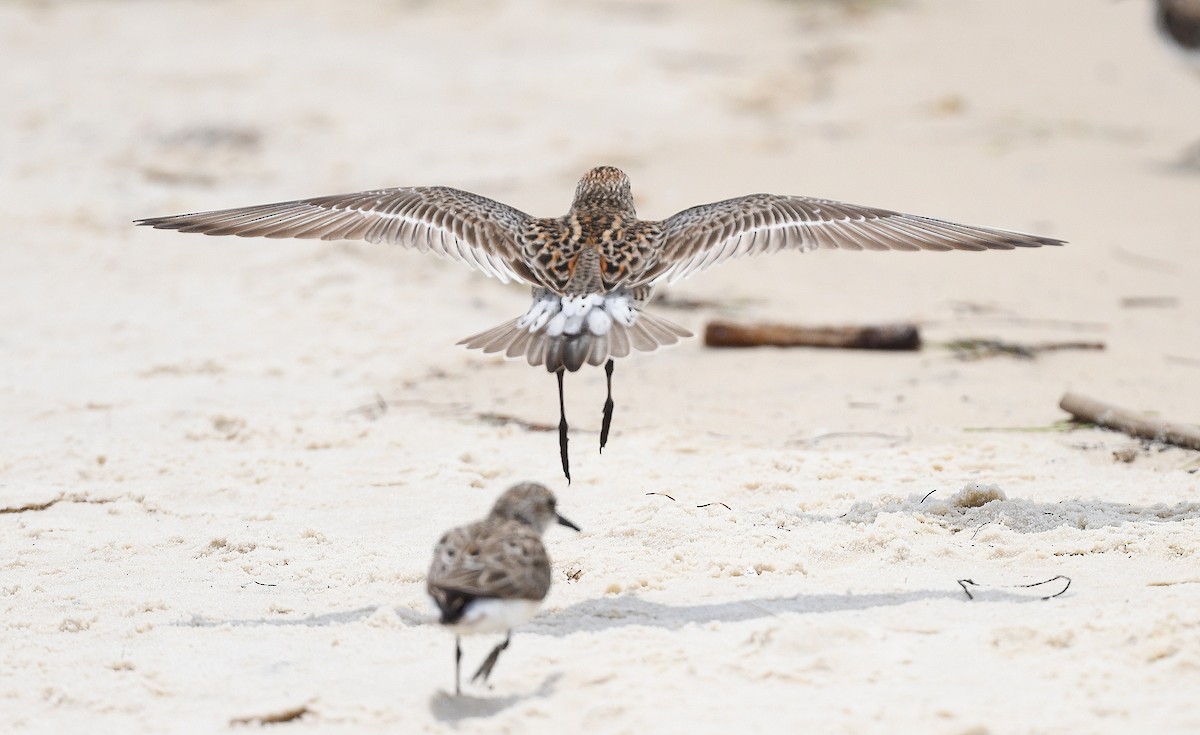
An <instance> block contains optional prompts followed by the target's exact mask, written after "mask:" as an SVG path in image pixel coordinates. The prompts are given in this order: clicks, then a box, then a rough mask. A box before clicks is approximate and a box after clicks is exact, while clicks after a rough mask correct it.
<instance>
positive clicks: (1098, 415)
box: [1058, 393, 1200, 450]
mask: <svg viewBox="0 0 1200 735" xmlns="http://www.w3.org/2000/svg"><path fill="white" fill-rule="evenodd" d="M1058 407H1059V408H1061V409H1062V410H1064V411H1066V412H1067V413H1069V414H1071V415H1072V416H1074V417H1075V419H1076V420H1078V421H1086V422H1088V423H1092V424H1095V425H1097V426H1103V427H1104V428H1106V429H1115V430H1116V431H1122V432H1124V433H1126V434H1129V435H1130V436H1136V437H1139V438H1142V439H1152V440H1154V441H1160V442H1166V443H1167V444H1174V445H1175V446H1177V447H1184V448H1186V449H1197V450H1200V426H1190V425H1188V424H1175V423H1171V422H1170V421H1163V420H1162V419H1156V418H1153V417H1151V416H1146V415H1144V414H1140V413H1137V412H1136V411H1130V410H1129V409H1126V408H1121V407H1120V406H1114V405H1112V404H1111V403H1105V402H1104V401H1098V400H1096V399H1095V398H1089V397H1087V396H1081V395H1079V394H1078V393H1067V394H1065V395H1063V397H1062V400H1061V401H1059V402H1058Z"/></svg>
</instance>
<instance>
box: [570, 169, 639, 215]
mask: <svg viewBox="0 0 1200 735" xmlns="http://www.w3.org/2000/svg"><path fill="white" fill-rule="evenodd" d="M597 208H599V209H606V210H611V211H612V212H613V213H614V214H620V215H621V216H623V217H629V218H633V217H636V216H637V215H636V213H635V212H634V208H633V191H632V189H631V188H630V186H629V177H628V176H626V175H625V172H624V171H622V170H621V169H619V168H617V167H616V166H597V167H595V168H593V169H592V170H591V171H588V172H587V173H586V174H584V175H583V178H581V179H580V180H579V185H578V186H576V187H575V201H574V202H572V203H571V209H573V210H580V209H597Z"/></svg>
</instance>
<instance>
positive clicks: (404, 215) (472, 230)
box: [136, 186, 532, 281]
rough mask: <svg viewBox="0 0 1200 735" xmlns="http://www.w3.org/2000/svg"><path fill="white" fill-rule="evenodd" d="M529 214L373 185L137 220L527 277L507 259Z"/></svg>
mask: <svg viewBox="0 0 1200 735" xmlns="http://www.w3.org/2000/svg"><path fill="white" fill-rule="evenodd" d="M531 222H532V218H531V217H530V216H529V215H527V214H525V213H524V212H521V211H519V210H517V209H514V208H512V207H510V206H508V205H506V204H501V203H500V202H497V201H495V200H493V199H488V198H487V197H482V196H479V195H478V194H472V193H470V192H467V191H461V190H459V189H451V188H448V187H443V186H431V187H411V188H402V189H379V190H376V191H364V192H358V193H354V194H339V195H334V196H324V197H315V198H312V199H299V200H296V201H292V202H278V203H275V204H263V205H258V206H253V207H240V208H236V209H222V210H216V211H211V212H197V213H195V214H180V215H175V216H171V217H151V218H148V219H142V220H138V221H137V222H136V224H139V225H147V226H149V227H155V228H157V229H160V230H179V231H180V232H199V233H202V234H205V235H236V236H238V237H270V238H280V237H294V238H305V239H315V238H320V239H323V240H365V241H367V242H383V243H390V244H395V245H403V246H407V247H411V248H415V249H416V250H419V251H426V250H433V251H434V252H435V253H437V254H439V255H444V256H448V257H450V258H453V259H454V260H458V261H462V262H464V263H466V264H467V265H470V266H471V267H473V268H476V269H478V270H480V271H482V272H483V273H486V274H487V275H490V276H494V277H496V278H499V279H500V280H501V281H509V280H521V281H524V280H526V279H525V278H523V277H522V276H521V275H520V271H519V270H518V269H516V268H514V266H513V263H515V262H519V260H520V258H521V252H520V245H519V241H520V238H521V236H522V233H523V232H524V231H525V229H526V228H527V227H528V226H529V224H530V223H531Z"/></svg>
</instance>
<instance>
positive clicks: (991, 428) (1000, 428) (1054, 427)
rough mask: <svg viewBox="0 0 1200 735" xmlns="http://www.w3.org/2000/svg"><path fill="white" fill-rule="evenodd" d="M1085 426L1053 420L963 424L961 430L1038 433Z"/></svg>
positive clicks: (1072, 429) (1069, 429)
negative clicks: (1043, 423)
mask: <svg viewBox="0 0 1200 735" xmlns="http://www.w3.org/2000/svg"><path fill="white" fill-rule="evenodd" d="M1083 428H1087V427H1086V426H1084V425H1082V424H1080V423H1077V422H1074V421H1055V422H1054V423H1053V424H1050V425H1049V426H965V427H963V431H978V432H985V431H996V432H1007V431H1013V432H1029V433H1040V432H1043V431H1054V432H1059V431H1062V432H1066V431H1075V430H1076V429H1083Z"/></svg>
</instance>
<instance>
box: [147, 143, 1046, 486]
mask: <svg viewBox="0 0 1200 735" xmlns="http://www.w3.org/2000/svg"><path fill="white" fill-rule="evenodd" d="M137 224H139V225H149V226H151V227H156V228H159V229H164V230H180V231H181V232H200V233H203V234H206V235H238V236H240V237H255V236H261V237H298V238H320V239H322V240H366V241H368V242H387V243H395V244H398V245H405V246H408V247H412V248H416V249H417V250H421V251H425V250H432V251H433V252H435V253H438V254H439V255H446V256H449V257H451V258H454V259H456V260H461V261H463V262H465V263H467V264H468V265H471V266H473V267H475V268H478V269H479V270H481V271H483V272H484V273H486V274H488V275H490V276H495V277H496V278H499V279H500V280H501V281H508V280H510V279H514V280H519V281H524V282H526V283H529V284H531V285H532V287H533V305H532V306H531V307H530V309H529V311H527V312H526V313H525V314H524V316H521V317H519V318H517V319H513V320H511V321H507V322H505V323H503V324H501V325H500V326H498V327H495V328H493V329H489V330H487V331H486V332H481V333H479V334H476V335H474V336H472V337H467V338H466V339H464V340H462V341H461V342H459V344H465V345H466V346H467V347H469V348H481V349H482V350H483V351H484V352H503V353H504V354H505V355H506V356H508V357H521V356H524V357H525V359H526V360H527V361H528V362H529V364H530V365H533V366H537V365H545V366H546V370H548V371H550V372H552V373H555V375H556V376H557V378H558V405H559V423H558V444H559V454H560V456H561V459H562V468H563V474H565V475H566V477H567V481H568V482H570V480H571V470H570V463H569V460H568V456H567V418H566V411H565V408H564V405H563V374H564V373H565V372H566V371H572V372H574V371H576V370H578V369H579V368H580V367H582V366H583V364H584V363H588V364H591V365H601V364H603V365H604V369H605V373H606V378H607V388H608V395H607V398H606V400H605V402H604V412H603V421H602V423H601V428H600V451H602V452H603V451H604V446H605V444H606V443H607V442H608V432H609V427H610V425H611V422H612V410H613V401H612V372H613V358H616V357H625V356H626V355H628V354H629V353H630V351H631V350H640V351H643V352H649V351H651V350H654V349H656V348H657V347H659V346H660V345H669V344H674V343H675V342H677V341H678V340H679V339H680V338H681V337H690V336H691V333H690V332H688V331H687V330H685V329H683V328H682V327H680V326H677V325H675V324H672V323H671V322H669V321H667V320H666V319H662V318H661V317H657V316H654V315H652V314H648V313H645V312H643V311H642V308H643V307H644V306H645V305H646V303H647V302H648V301H649V300H650V298H651V295H652V293H653V288H654V286H656V285H657V284H659V283H664V282H666V283H674V282H675V281H678V280H679V279H681V278H684V277H686V276H688V275H690V274H692V273H694V272H696V271H698V270H701V269H704V268H707V267H709V266H711V265H715V264H717V263H721V262H723V261H725V260H728V259H729V258H733V257H737V256H742V255H753V254H756V253H771V252H775V251H777V250H798V251H801V252H805V251H808V250H815V249H816V248H822V247H823V248H840V249H843V250H1011V249H1013V248H1017V247H1039V246H1042V245H1061V244H1062V241H1061V240H1055V239H1053V238H1049V237H1040V236H1038V235H1027V234H1023V233H1019V232H1011V231H1008V230H995V229H990V228H986V227H973V226H971V225H959V224H955V223H953V222H946V221H943V220H937V219H931V218H929V217H919V216H916V215H911V214H900V213H898V212H892V211H889V210H886V209H876V208H873V207H863V206H858V205H854V204H844V203H842V202H835V201H829V200H826V199H813V198H810V197H800V196H780V195H775V194H751V195H749V196H743V197H738V198H736V199H727V200H725V201H721V202H715V203H713V204H703V205H701V206H698V207H692V208H691V209H685V210H683V211H682V212H679V213H677V214H674V215H671V216H670V217H668V218H666V219H664V220H661V221H651V220H640V219H638V218H637V213H636V211H635V210H634V207H633V194H632V193H631V191H630V187H629V179H628V177H626V176H625V174H624V173H623V172H621V171H620V170H619V169H616V168H613V167H612V166H599V167H597V168H593V169H592V170H591V171H588V172H587V173H586V174H584V175H583V178H582V179H580V180H579V185H578V186H577V187H576V189H575V201H573V202H572V203H571V210H570V211H569V212H567V214H566V215H564V216H562V217H550V218H540V217H532V216H530V215H528V214H525V213H524V212H521V211H519V210H517V209H514V208H512V207H510V206H508V205H506V204H501V203H500V202H497V201H494V200H492V199H488V198H486V197H482V196H479V195H478V194H472V193H470V192H466V191H460V190H458V189H450V188H447V187H442V186H432V187H412V188H403V189H379V190H376V191H366V192H361V193H358V194H342V195H334V196H326V197H316V198H314V199H301V200H298V201H293V202H281V203H279V204H263V205H259V206H254V207H242V208H238V209H223V210H218V211H214V212H201V213H198V214H181V215H176V216H173V217H153V218H150V219H143V220H138V221H137Z"/></svg>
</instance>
